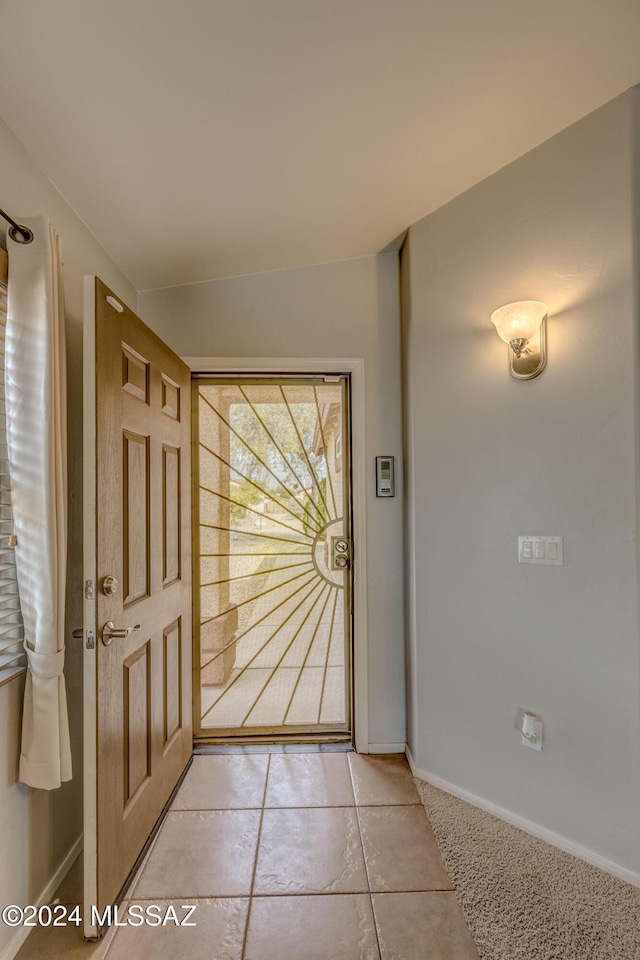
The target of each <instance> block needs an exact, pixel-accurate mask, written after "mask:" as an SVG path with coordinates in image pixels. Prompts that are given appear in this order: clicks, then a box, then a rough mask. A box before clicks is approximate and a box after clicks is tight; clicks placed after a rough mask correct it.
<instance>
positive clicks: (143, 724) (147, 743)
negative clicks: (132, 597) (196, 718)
mask: <svg viewBox="0 0 640 960" xmlns="http://www.w3.org/2000/svg"><path fill="white" fill-rule="evenodd" d="M122 666H123V671H122V675H123V676H122V678H123V706H124V756H123V759H124V804H125V807H126V806H127V805H128V804H129V803H130V801H131V800H132V799H133V798H134V797H135V795H136V793H137V792H138V790H139V789H140V787H141V786H142V784H143V783H144V782H145V780H146V779H147V778H148V777H150V776H151V746H152V744H151V737H152V733H151V697H152V692H151V644H150V642H149V641H147V642H146V643H144V644H143V645H142V646H141V647H139V648H138V649H137V650H136V651H135V653H133V654H132V655H131V656H130V657H128V658H127V659H126V660H124V661H123V665H122Z"/></svg>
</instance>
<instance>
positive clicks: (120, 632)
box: [102, 620, 140, 647]
mask: <svg viewBox="0 0 640 960" xmlns="http://www.w3.org/2000/svg"><path fill="white" fill-rule="evenodd" d="M139 629H140V624H139V623H136V625H135V627H114V625H113V620H107V622H106V623H105V625H104V627H103V628H102V642H103V643H104V645H105V647H108V646H109V644H110V643H111V641H112V640H114V639H115V640H124V638H125V637H128V636H129V634H130V633H133V631H134V630H139Z"/></svg>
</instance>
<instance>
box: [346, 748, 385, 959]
mask: <svg viewBox="0 0 640 960" xmlns="http://www.w3.org/2000/svg"><path fill="white" fill-rule="evenodd" d="M347 762H348V764H349V776H350V777H351V789H352V790H353V802H354V809H355V811H356V823H357V824H358V836H359V837H360V849H361V850H362V859H363V860H364V870H365V873H366V875H367V887H368V892H369V906H370V907H371V919H372V920H373V929H374V931H375V935H376V945H377V947H378V957H379V958H381V957H382V950H381V948H380V937H379V936H378V922H377V920H376V914H375V910H374V909H373V896H372V894H371V878H370V876H369V864H368V862H367V855H366V853H365V850H364V840H363V838H362V826H361V825H360V811H359V807H358V798H357V797H356V784H355V778H354V776H353V769H352V767H351V762H350V761H349V760H347Z"/></svg>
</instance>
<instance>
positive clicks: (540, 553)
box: [518, 535, 564, 567]
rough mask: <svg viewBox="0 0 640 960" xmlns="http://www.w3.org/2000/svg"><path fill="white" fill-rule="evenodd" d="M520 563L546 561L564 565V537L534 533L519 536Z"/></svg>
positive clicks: (556, 565) (555, 564) (560, 565)
mask: <svg viewBox="0 0 640 960" xmlns="http://www.w3.org/2000/svg"><path fill="white" fill-rule="evenodd" d="M518 563H546V564H550V565H551V566H554V567H563V566H564V540H563V537H542V536H533V535H528V536H522V537H518Z"/></svg>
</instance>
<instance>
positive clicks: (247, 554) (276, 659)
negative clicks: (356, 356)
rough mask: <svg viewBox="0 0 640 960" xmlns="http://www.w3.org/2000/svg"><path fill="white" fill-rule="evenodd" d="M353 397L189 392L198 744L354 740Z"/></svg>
mask: <svg viewBox="0 0 640 960" xmlns="http://www.w3.org/2000/svg"><path fill="white" fill-rule="evenodd" d="M348 386H349V382H348V378H347V377H346V376H331V377H304V378H298V377H286V378H285V377H269V378H259V379H258V378H248V377H234V378H229V377H203V376H199V377H198V378H196V379H194V382H193V423H194V430H195V431H196V438H195V440H196V442H195V444H194V449H195V457H194V460H195V462H194V563H195V568H194V573H195V577H194V580H195V583H196V588H195V614H196V616H195V623H196V634H197V635H196V663H195V674H196V677H195V680H196V682H195V683H194V702H195V708H196V717H195V721H196V722H195V726H196V731H197V735H198V736H199V737H200V738H229V737H253V736H262V735H266V736H274V735H276V736H283V735H288V734H291V735H297V736H299V735H301V734H305V735H316V736H317V735H320V736H322V735H324V736H327V737H330V736H334V735H341V736H348V735H349V733H350V731H351V616H350V608H351V556H352V542H351V499H350V469H349V453H350V434H349V404H348Z"/></svg>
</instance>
